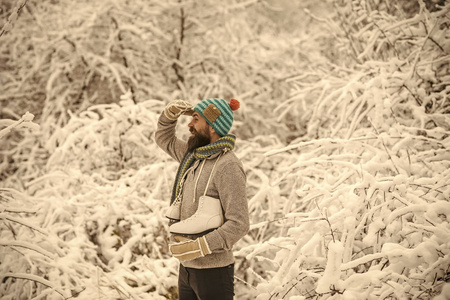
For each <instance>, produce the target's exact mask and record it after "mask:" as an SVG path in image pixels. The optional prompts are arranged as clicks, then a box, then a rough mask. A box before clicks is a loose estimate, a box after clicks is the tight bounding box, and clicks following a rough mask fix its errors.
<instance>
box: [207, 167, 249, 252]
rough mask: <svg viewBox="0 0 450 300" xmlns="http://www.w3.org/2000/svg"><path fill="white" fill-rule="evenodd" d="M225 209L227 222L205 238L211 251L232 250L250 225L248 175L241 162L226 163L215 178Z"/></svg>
mask: <svg viewBox="0 0 450 300" xmlns="http://www.w3.org/2000/svg"><path fill="white" fill-rule="evenodd" d="M214 184H215V186H216V187H217V190H218V192H219V198H220V201H221V203H222V208H223V210H224V216H225V219H224V220H225V222H224V223H223V225H222V226H220V227H219V228H217V229H216V230H214V231H212V232H210V233H208V234H207V235H206V236H205V238H206V241H207V242H208V245H209V248H210V250H211V251H215V250H231V249H232V247H233V245H234V244H235V243H236V242H237V241H239V240H240V239H241V238H242V237H244V236H245V235H246V234H247V232H248V230H249V226H250V220H249V215H248V203H247V195H246V176H245V173H244V170H243V168H242V166H241V165H240V164H239V163H231V164H228V165H226V166H225V167H224V168H223V169H222V170H221V171H220V172H217V175H216V176H215V178H214Z"/></svg>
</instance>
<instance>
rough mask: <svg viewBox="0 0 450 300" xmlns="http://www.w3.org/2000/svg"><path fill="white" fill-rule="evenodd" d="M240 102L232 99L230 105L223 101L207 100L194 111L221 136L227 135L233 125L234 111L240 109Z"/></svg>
mask: <svg viewBox="0 0 450 300" xmlns="http://www.w3.org/2000/svg"><path fill="white" fill-rule="evenodd" d="M239 106H240V104H239V101H237V100H236V99H231V101H230V103H229V104H228V103H227V102H226V101H225V100H223V99H216V98H214V99H206V100H203V101H201V102H200V103H198V104H197V105H196V106H195V107H194V110H195V111H196V112H198V113H199V114H200V115H201V116H202V117H203V118H205V120H206V122H208V124H209V125H211V126H212V128H213V129H214V130H215V131H216V132H217V134H219V135H220V136H224V135H226V134H227V133H228V132H229V131H230V129H231V125H233V120H234V118H233V111H235V110H237V109H238V108H239Z"/></svg>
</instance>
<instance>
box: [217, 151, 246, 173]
mask: <svg viewBox="0 0 450 300" xmlns="http://www.w3.org/2000/svg"><path fill="white" fill-rule="evenodd" d="M230 164H237V165H238V166H239V168H240V169H242V170H244V166H243V164H242V161H241V160H240V159H239V158H238V157H237V155H236V153H234V151H227V152H225V153H224V154H223V155H222V157H221V158H220V161H219V162H218V166H219V168H223V167H225V166H227V165H230Z"/></svg>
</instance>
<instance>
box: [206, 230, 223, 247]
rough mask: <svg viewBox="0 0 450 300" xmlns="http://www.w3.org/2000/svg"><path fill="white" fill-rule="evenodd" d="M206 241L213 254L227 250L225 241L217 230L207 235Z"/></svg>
mask: <svg viewBox="0 0 450 300" xmlns="http://www.w3.org/2000/svg"><path fill="white" fill-rule="evenodd" d="M205 239H206V242H207V243H208V246H209V249H210V250H211V252H214V251H215V250H223V249H224V248H225V245H224V244H223V239H222V237H221V236H220V233H219V232H218V231H217V230H214V231H212V232H210V233H208V234H207V235H205Z"/></svg>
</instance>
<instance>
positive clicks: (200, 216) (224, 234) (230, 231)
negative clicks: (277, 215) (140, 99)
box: [155, 99, 249, 300]
mask: <svg viewBox="0 0 450 300" xmlns="http://www.w3.org/2000/svg"><path fill="white" fill-rule="evenodd" d="M238 108H239V102H238V101H237V100H235V99H231V101H230V103H227V102H226V101H225V100H223V99H206V100H203V101H201V102H199V103H198V104H197V105H196V106H195V107H193V106H192V105H191V104H190V103H189V102H187V101H182V100H176V101H172V102H170V103H169V104H168V105H167V106H166V108H165V109H164V112H163V113H162V114H161V116H160V118H159V120H158V129H157V131H156V135H155V138H156V143H157V144H158V146H159V147H161V149H163V150H164V151H165V152H167V153H168V154H169V155H170V156H171V157H172V158H174V159H175V160H177V161H178V162H180V166H179V168H178V172H177V175H176V178H175V183H174V186H173V192H172V197H171V201H170V204H171V206H170V209H169V212H168V213H167V214H166V216H167V217H168V218H169V219H171V226H170V227H169V230H170V232H171V234H172V235H171V238H170V241H169V249H170V251H171V253H172V255H173V256H174V257H176V258H178V259H179V260H180V262H181V264H180V269H179V275H178V292H179V299H180V300H190V299H195V300H209V299H214V300H220V299H224V300H225V299H226V300H230V299H233V296H234V261H235V260H234V256H233V252H232V248H233V245H234V244H235V243H236V242H237V241H239V240H240V239H241V238H242V237H243V236H244V235H246V234H247V232H248V230H249V213H248V205H247V198H246V175H245V172H244V168H243V165H242V162H241V161H240V160H239V159H238V158H237V156H236V155H235V154H234V152H233V149H234V145H235V141H236V137H235V136H234V135H231V134H229V131H230V129H231V126H232V124H233V120H234V116H233V114H234V113H233V111H235V110H237V109H238ZM181 115H188V116H191V117H192V120H191V122H190V123H189V124H188V127H189V131H190V132H191V136H190V137H189V140H188V141H187V142H185V141H182V140H180V139H179V138H177V137H176V124H177V120H178V118H179V117H180V116H181Z"/></svg>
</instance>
